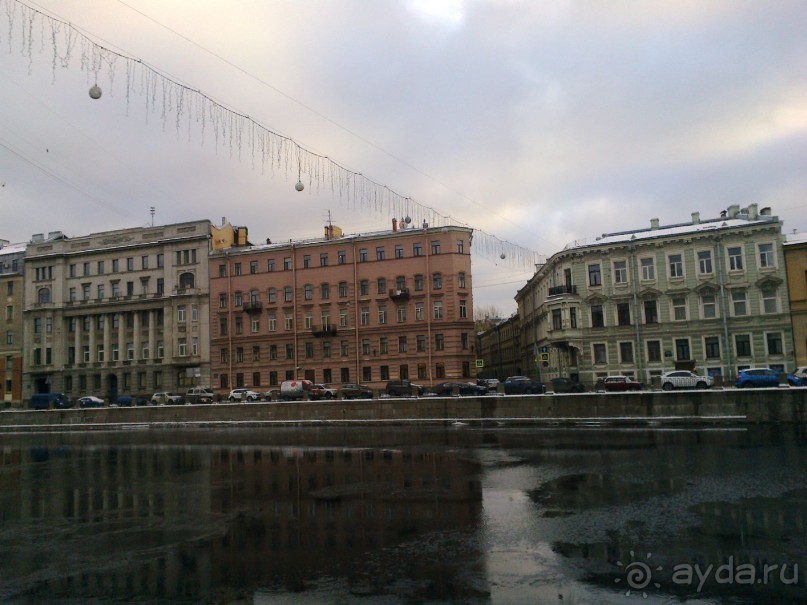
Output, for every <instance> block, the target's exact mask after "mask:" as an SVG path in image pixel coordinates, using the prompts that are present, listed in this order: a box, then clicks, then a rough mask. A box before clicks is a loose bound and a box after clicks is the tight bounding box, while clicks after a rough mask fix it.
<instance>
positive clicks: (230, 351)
mask: <svg viewBox="0 0 807 605" xmlns="http://www.w3.org/2000/svg"><path fill="white" fill-rule="evenodd" d="M224 260H225V261H227V262H226V265H225V267H226V269H227V381H228V384H229V385H230V388H231V389H232V388H235V382H234V381H233V283H232V279H233V278H232V275H233V272H232V269H231V267H230V253H229V252H225V253H224ZM211 382H212V381H211ZM210 388H211V389H212V388H213V385H212V384H211V385H210Z"/></svg>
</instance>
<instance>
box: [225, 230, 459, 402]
mask: <svg viewBox="0 0 807 605" xmlns="http://www.w3.org/2000/svg"><path fill="white" fill-rule="evenodd" d="M471 237H472V231H471V229H468V228H464V227H437V228H435V227H428V226H426V225H424V226H421V227H416V228H413V227H409V226H407V225H405V224H404V225H403V227H402V226H400V225H398V224H397V222H396V221H393V225H392V229H391V230H387V231H381V232H375V233H366V234H356V235H343V234H342V232H341V230H340V229H339V228H337V227H333V226H330V227H326V228H325V236H324V237H322V238H317V239H312V240H304V241H292V242H284V243H279V244H272V243H267V244H262V245H245V246H235V247H232V248H230V249H223V250H218V251H214V252H213V253H212V254H211V257H210V295H211V300H212V303H211V304H212V307H213V309H212V312H211V315H212V324H211V335H212V339H211V366H212V383H213V387H214V388H215V389H217V390H218V391H219V392H220V393H222V394H226V392H227V391H228V390H229V389H231V388H234V387H250V388H253V389H256V390H266V388H267V387H273V386H276V385H278V384H279V383H280V382H282V381H283V380H286V379H292V378H306V379H309V380H312V381H314V382H323V383H343V382H363V383H366V384H369V385H371V386H374V387H377V388H380V387H383V386H384V384H385V383H386V381H387V380H392V379H399V378H407V379H410V380H412V381H416V382H422V383H423V384H425V385H429V384H432V383H434V382H440V381H442V380H451V379H463V378H467V379H470V378H472V377H473V375H474V371H473V360H474V341H473V298H472V295H471ZM236 241H237V240H236Z"/></svg>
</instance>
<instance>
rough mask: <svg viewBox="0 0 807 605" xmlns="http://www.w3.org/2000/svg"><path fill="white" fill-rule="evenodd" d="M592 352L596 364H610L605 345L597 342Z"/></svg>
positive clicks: (592, 346)
mask: <svg viewBox="0 0 807 605" xmlns="http://www.w3.org/2000/svg"><path fill="white" fill-rule="evenodd" d="M591 352H592V358H593V359H594V363H595V364H598V365H600V364H606V363H608V354H607V349H606V347H605V343H602V342H595V343H594V344H592V345H591Z"/></svg>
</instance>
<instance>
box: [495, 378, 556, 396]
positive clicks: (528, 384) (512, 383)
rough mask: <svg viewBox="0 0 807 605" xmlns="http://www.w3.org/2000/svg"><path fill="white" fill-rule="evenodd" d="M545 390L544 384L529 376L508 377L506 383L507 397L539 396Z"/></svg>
mask: <svg viewBox="0 0 807 605" xmlns="http://www.w3.org/2000/svg"><path fill="white" fill-rule="evenodd" d="M545 390H546V389H545V388H544V385H543V383H541V382H538V381H537V380H533V379H532V378H530V377H528V376H508V378H507V380H505V381H504V394H505V395H537V394H540V393H543V392H544V391H545Z"/></svg>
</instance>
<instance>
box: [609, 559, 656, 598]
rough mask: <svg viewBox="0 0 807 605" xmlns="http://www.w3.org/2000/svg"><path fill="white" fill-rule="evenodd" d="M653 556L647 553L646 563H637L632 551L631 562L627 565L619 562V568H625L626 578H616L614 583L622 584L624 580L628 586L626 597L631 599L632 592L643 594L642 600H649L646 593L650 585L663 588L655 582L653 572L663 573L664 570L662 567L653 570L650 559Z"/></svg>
mask: <svg viewBox="0 0 807 605" xmlns="http://www.w3.org/2000/svg"><path fill="white" fill-rule="evenodd" d="M651 556H653V555H652V554H651V553H647V555H646V556H645V560H644V561H637V560H636V556H635V554H634V552H633V551H630V558H631V560H630V562H629V563H627V564H625V563H622V561H617V562H616V564H617V565H618V566H619V567H622V568H624V570H625V577H624V578H616V579H615V580H614V582H615V583H616V584H620V583H621V582H622V581H623V579H624V581H625V584H626V585H627V590H626V591H625V596H626V597H629V596H630V595H631V593H632V592H639V591H641V593H642V598H643V599H646V598H647V593H646V592H645V590H644V589H645V588H647V587H648V586H649V585H650V583H651V582H652V584H653V586H655V587H656V588H661V584H659V583H658V582H653V572H654V571H661V570H662V569H664V568H663V567H662V566H661V565H658V566H656V567H655V568H651V564H650V557H651Z"/></svg>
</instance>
